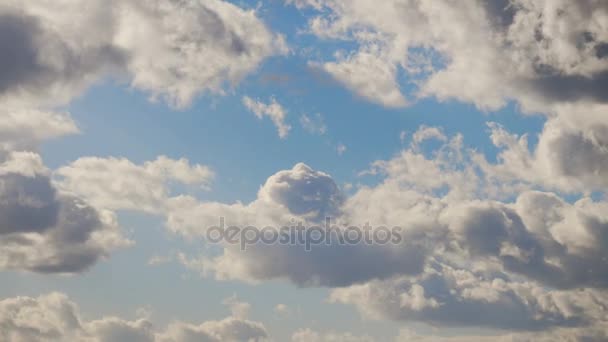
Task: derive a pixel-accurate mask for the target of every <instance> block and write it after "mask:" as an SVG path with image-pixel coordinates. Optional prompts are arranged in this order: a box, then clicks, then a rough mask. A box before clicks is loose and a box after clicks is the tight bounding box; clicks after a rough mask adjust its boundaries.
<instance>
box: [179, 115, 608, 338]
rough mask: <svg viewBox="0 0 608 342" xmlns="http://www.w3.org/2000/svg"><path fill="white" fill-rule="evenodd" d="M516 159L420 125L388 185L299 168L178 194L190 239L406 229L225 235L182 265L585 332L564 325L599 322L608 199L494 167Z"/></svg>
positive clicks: (474, 320) (343, 299)
mask: <svg viewBox="0 0 608 342" xmlns="http://www.w3.org/2000/svg"><path fill="white" fill-rule="evenodd" d="M490 133H491V135H492V136H491V138H492V139H493V140H494V142H495V143H496V144H497V145H499V146H502V145H501V144H503V143H508V146H511V145H510V144H511V142H512V141H518V140H517V139H516V138H515V140H512V138H513V137H512V136H511V135H509V134H508V133H507V132H504V131H501V130H500V129H499V128H498V127H497V126H493V128H492V130H491V132H490ZM430 138H434V139H438V140H439V142H440V143H441V144H440V145H439V147H438V148H437V149H436V150H434V151H430V152H428V153H426V154H425V153H423V152H422V151H421V149H420V148H419V144H420V143H421V142H423V141H425V140H426V139H430ZM513 148H514V147H513ZM509 158H513V160H514V161H509V162H507V163H506V164H507V165H512V164H513V163H514V162H515V160H517V158H515V157H507V156H506V155H504V156H503V157H501V158H499V159H498V160H497V162H496V163H491V162H488V161H487V160H485V159H482V157H481V156H480V155H479V154H478V152H476V151H475V150H468V149H466V148H465V147H464V146H463V142H462V136H460V135H456V136H453V137H447V136H445V135H444V134H443V133H442V132H441V130H440V129H439V128H434V127H421V129H420V130H419V131H417V132H414V134H412V139H411V142H410V145H409V147H408V148H406V149H404V150H403V151H402V152H401V153H400V154H398V155H396V156H395V157H394V158H393V159H391V160H387V161H378V162H376V163H374V164H373V165H372V169H371V170H370V171H369V172H368V173H371V174H374V175H381V176H382V180H381V181H380V183H379V184H377V185H374V186H361V187H360V188H359V189H358V190H357V191H356V192H355V193H354V194H353V195H352V196H350V197H345V196H344V195H343V194H341V192H340V191H339V189H338V188H337V187H336V186H335V183H334V181H333V180H332V179H331V177H329V175H326V174H324V173H321V172H319V171H314V170H312V169H311V168H309V167H307V166H305V165H303V164H298V165H296V166H294V168H293V169H291V170H285V171H280V172H278V173H277V174H275V175H273V176H271V177H269V179H268V180H267V182H266V183H265V184H264V186H262V187H261V189H260V191H259V193H258V198H257V199H256V200H255V201H253V202H251V203H249V204H242V203H236V204H222V203H215V202H198V201H196V200H194V199H186V198H180V199H179V201H176V202H175V204H176V209H175V210H174V211H171V212H170V216H169V220H168V224H169V226H170V228H171V229H172V230H174V231H176V232H179V233H182V234H185V235H188V236H201V235H204V232H205V230H204V227H209V226H211V225H217V224H218V218H219V217H220V216H222V217H224V218H226V223H225V224H226V226H229V225H232V224H236V225H240V226H241V227H244V226H247V225H256V226H257V227H259V228H261V227H265V226H266V225H273V226H275V227H279V226H281V225H285V224H290V222H292V221H290V220H291V219H292V218H295V219H296V220H301V221H303V222H306V223H308V224H318V223H319V222H322V218H323V217H324V216H325V215H330V216H332V217H333V218H334V220H335V221H334V222H336V223H338V222H339V223H340V224H345V226H348V225H359V226H361V225H363V224H364V223H365V222H370V223H371V224H372V226H375V227H378V226H380V225H384V226H394V225H398V226H400V227H401V228H402V230H401V231H400V232H399V236H400V237H401V239H400V241H401V242H399V243H395V244H389V245H378V244H366V243H360V244H356V245H341V244H338V243H330V244H328V245H325V244H323V245H318V246H313V248H312V250H311V251H306V250H305V248H304V246H303V245H298V244H297V243H296V244H276V243H275V244H264V243H256V244H253V245H249V246H247V248H246V249H245V250H242V249H241V248H240V246H239V245H238V244H234V245H233V244H225V245H223V247H224V249H223V252H221V254H220V255H217V256H213V257H210V258H209V257H203V258H202V259H188V258H187V257H185V256H183V255H182V256H181V262H183V263H184V264H185V265H186V266H188V267H191V268H194V269H197V270H202V271H203V272H211V273H212V274H214V275H215V276H216V277H217V278H219V279H240V280H244V281H251V282H257V281H263V280H268V279H286V280H289V281H291V282H293V283H295V284H297V285H299V286H327V287H331V288H336V289H334V290H332V296H331V299H332V300H333V301H334V302H340V303H347V304H352V305H354V306H356V307H357V308H359V309H360V311H361V312H362V313H364V314H365V315H366V316H369V317H372V318H380V319H386V318H388V319H394V320H416V321H421V322H427V323H432V324H439V325H453V326H476V327H479V326H485V327H487V328H490V329H508V330H522V331H536V330H543V331H544V332H549V331H559V334H563V336H570V335H569V334H570V333H573V331H574V330H568V332H565V331H562V330H560V329H570V328H572V329H583V328H584V327H585V326H591V327H594V328H593V329H599V328H597V326H598V324H599V323H600V322H602V321H603V320H604V315H605V313H604V309H603V305H604V304H602V303H605V301H606V300H607V297H606V296H605V289H606V287H607V285H608V283H607V282H606V278H605V276H604V275H605V274H606V273H607V271H608V269H606V263H605V260H606V258H608V256H607V255H606V253H605V251H604V249H603V246H604V245H605V244H606V241H607V240H606V236H605V235H606V227H607V222H608V217H606V215H605V213H606V212H608V210H607V208H606V202H605V201H604V200H599V199H595V200H594V199H592V198H591V197H589V196H586V195H580V196H578V199H576V200H565V199H563V198H561V196H560V194H559V193H555V192H552V191H551V190H550V189H549V188H550V187H549V188H545V187H544V186H543V185H542V183H541V184H538V183H532V182H529V181H526V180H525V179H519V178H517V177H516V178H515V180H514V181H513V182H504V181H502V180H498V179H497V176H496V175H497V172H496V170H495V169H496V168H498V167H500V166H501V165H503V164H505V160H507V159H509ZM188 203H189V205H186V204H188ZM177 204H179V206H178V205H177ZM187 208H189V209H187ZM345 226H341V225H339V226H338V229H343V228H344V227H345ZM340 227H342V228H340ZM332 241H333V242H335V240H332ZM479 312H482V313H483V314H478V313H479ZM555 329H557V330H555ZM576 331H578V333H580V330H576ZM594 331H595V330H594ZM600 331H601V329H600ZM578 333H577V334H578ZM526 334H527V333H526ZM522 336H523V335H522ZM525 336H528V335H525ZM530 336H535V335H530ZM547 336H549V335H547ZM577 336H578V335H577ZM581 336H584V335H581ZM598 336H599V335H598Z"/></svg>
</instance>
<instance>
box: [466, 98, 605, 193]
mask: <svg viewBox="0 0 608 342" xmlns="http://www.w3.org/2000/svg"><path fill="white" fill-rule="evenodd" d="M607 109H608V106H606V105H595V106H581V105H570V106H562V107H561V108H560V110H559V113H562V115H559V116H556V117H553V118H551V119H549V120H548V121H547V123H546V124H545V126H544V128H543V131H542V132H541V133H540V135H539V136H538V143H537V144H536V146H531V144H530V143H529V141H528V140H529V138H530V137H529V136H528V135H527V134H524V135H521V136H518V135H515V134H511V133H509V132H508V131H507V130H505V129H504V128H503V127H502V126H500V125H498V124H496V123H490V124H489V128H490V132H491V138H492V142H493V143H494V145H495V146H496V147H498V148H499V153H498V156H497V159H498V160H499V163H498V164H496V165H490V164H487V163H486V162H484V161H483V159H481V158H478V159H479V160H480V164H481V166H482V167H483V169H484V172H486V173H487V174H489V175H491V176H492V177H495V178H496V179H497V180H498V181H500V182H505V183H507V182H527V183H528V184H540V185H542V186H544V187H546V188H552V189H555V190H558V191H561V192H567V193H581V192H593V191H605V190H606V188H607V186H608V183H607V180H608V178H607V176H608V154H606V141H607V134H608V133H607V132H608V126H607V125H606V122H607V121H606V120H607V117H606V113H608V111H607Z"/></svg>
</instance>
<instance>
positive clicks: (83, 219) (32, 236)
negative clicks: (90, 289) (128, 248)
mask: <svg viewBox="0 0 608 342" xmlns="http://www.w3.org/2000/svg"><path fill="white" fill-rule="evenodd" d="M9 158H11V159H8V160H6V161H5V162H4V164H0V168H8V169H9V170H10V169H11V163H14V164H16V165H19V164H23V163H24V161H25V160H21V158H23V156H19V155H18V154H12V155H11V156H10V157H9ZM0 218H2V224H1V225H0V227H1V228H0V246H2V249H1V250H0V268H3V269H15V270H27V271H33V272H40V273H77V272H82V271H84V270H86V269H88V268H89V267H91V266H92V265H93V264H95V263H96V262H97V261H98V260H99V259H101V258H104V257H106V256H108V254H109V252H110V251H111V250H113V249H115V248H118V247H121V246H125V245H128V244H129V241H128V240H126V239H125V238H124V237H122V235H121V234H120V231H119V230H118V227H117V225H116V222H115V218H114V217H113V214H111V213H109V212H99V211H97V210H96V209H94V208H92V207H91V206H89V205H88V204H87V203H85V202H84V201H82V200H80V199H78V198H76V197H74V196H72V195H68V194H64V193H61V192H58V191H57V189H56V188H55V187H54V185H53V184H52V183H51V180H50V178H49V177H48V175H46V174H44V173H41V172H40V171H33V172H32V171H31V170H30V171H27V170H21V172H18V171H17V169H16V168H14V170H13V171H9V172H0Z"/></svg>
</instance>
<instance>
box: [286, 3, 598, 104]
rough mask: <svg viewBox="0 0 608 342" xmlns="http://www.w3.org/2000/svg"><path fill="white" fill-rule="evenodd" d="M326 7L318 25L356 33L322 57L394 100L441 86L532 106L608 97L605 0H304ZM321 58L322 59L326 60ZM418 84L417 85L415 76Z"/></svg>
mask: <svg viewBox="0 0 608 342" xmlns="http://www.w3.org/2000/svg"><path fill="white" fill-rule="evenodd" d="M294 3H295V4H296V5H297V6H298V7H300V8H303V7H307V6H308V7H310V8H312V9H314V10H315V11H317V13H318V15H317V16H314V17H312V18H311V19H309V24H308V31H309V32H311V33H312V34H314V35H316V36H317V37H319V38H321V39H323V38H329V39H339V40H344V41H347V42H354V43H356V47H355V48H353V49H352V50H350V51H346V52H343V51H338V52H337V53H336V59H335V61H326V62H320V65H322V67H323V68H324V69H325V70H326V71H327V72H328V73H330V74H331V75H332V76H333V77H334V78H336V79H337V80H338V81H340V82H341V83H343V84H344V85H346V87H348V88H349V89H351V90H352V91H354V92H355V93H357V94H359V95H360V96H362V97H365V98H367V99H368V100H370V101H372V102H376V103H380V104H382V105H385V106H387V107H396V106H402V105H404V104H405V103H406V101H405V99H404V97H405V96H404V94H403V93H404V91H403V90H402V89H400V86H399V82H398V81H397V78H398V76H399V73H400V72H401V71H403V72H404V73H405V75H406V76H407V81H408V83H410V84H411V85H413V86H414V87H413V88H414V89H415V90H413V91H412V92H411V97H425V96H435V97H437V98H439V99H457V100H460V101H465V102H471V103H474V104H475V105H477V106H478V107H479V108H482V109H487V110H496V109H498V108H500V107H502V106H504V105H505V104H506V102H507V101H508V100H511V99H513V100H516V101H518V102H520V103H521V104H522V105H524V108H525V109H527V110H530V111H537V110H540V111H543V112H548V111H552V109H553V105H554V104H555V103H559V102H573V101H581V100H588V101H594V102H605V99H606V98H607V97H606V86H605V85H606V78H607V76H606V75H607V74H608V59H606V58H605V57H606V56H605V55H604V54H602V51H603V50H602V47H603V46H605V45H606V42H608V35H607V34H606V32H608V30H606V25H605V24H604V23H605V22H606V18H607V17H608V9H607V8H606V7H605V6H604V5H603V4H600V3H599V2H595V1H579V2H571V1H566V0H559V1H549V0H547V1H528V0H514V1H475V2H470V3H467V4H464V5H463V4H455V3H452V2H450V1H435V2H432V3H427V2H420V1H409V0H408V1H400V0H393V1H383V2H382V3H377V2H375V1H369V0H359V1H354V2H353V1H345V0H309V1H306V0H302V1H296V2H294ZM317 63H319V62H317ZM410 84H408V88H409V85H410Z"/></svg>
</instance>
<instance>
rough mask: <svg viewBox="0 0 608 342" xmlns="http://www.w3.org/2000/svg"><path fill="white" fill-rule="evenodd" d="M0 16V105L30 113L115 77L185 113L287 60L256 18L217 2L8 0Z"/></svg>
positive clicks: (277, 39)
mask: <svg viewBox="0 0 608 342" xmlns="http://www.w3.org/2000/svg"><path fill="white" fill-rule="evenodd" d="M0 15H2V17H3V20H2V25H3V29H2V30H1V31H2V32H3V34H2V36H0V45H2V46H3V48H2V50H5V51H10V52H11V54H9V55H4V57H5V59H4V60H2V61H0V62H1V63H0V65H1V66H0V75H2V77H1V79H2V83H1V84H0V98H3V99H10V100H11V101H15V100H16V99H18V98H19V99H21V101H26V102H27V103H29V104H30V105H32V104H57V103H60V104H61V103H65V102H68V101H69V100H70V99H71V98H73V97H74V96H75V95H76V94H78V93H80V92H81V91H82V90H83V89H85V88H86V87H87V86H89V85H90V84H92V83H94V82H96V81H99V80H101V79H102V78H103V77H105V76H108V75H114V76H116V77H118V78H121V77H124V78H126V81H127V82H129V83H130V84H131V85H132V86H134V87H136V88H138V89H142V90H145V91H147V92H149V93H150V94H151V95H152V96H153V97H162V98H164V99H165V100H166V101H167V102H168V103H169V104H171V105H173V106H176V107H185V106H187V105H189V104H190V103H191V102H192V100H193V99H194V98H195V97H196V96H197V95H199V94H201V93H205V92H212V93H222V91H223V90H222V89H224V88H225V86H226V85H234V84H236V83H237V82H238V81H240V80H241V79H242V78H243V77H244V76H246V75H247V74H248V73H249V72H251V71H252V70H254V69H255V68H256V67H257V66H258V65H259V64H260V63H261V62H262V60H264V59H265V58H266V57H269V56H271V55H274V54H281V53H285V52H286V46H285V43H284V41H283V39H282V37H281V36H277V35H274V34H273V33H271V32H270V31H269V30H268V28H267V27H266V25H264V23H263V22H262V21H261V20H260V19H259V18H258V17H257V14H256V13H255V11H253V10H244V9H242V8H239V7H237V6H236V5H233V4H231V3H229V2H226V1H221V0H204V1H195V2H173V1H168V0H154V1H148V2H143V3H142V2H138V1H130V0H129V1H110V2H109V3H108V2H106V1H98V0H96V1H63V2H61V3H48V2H46V1H28V2H21V1H17V0H9V1H8V2H5V3H4V4H3V6H2V8H0ZM82 37H86V38H87V39H82ZM40 94H45V96H40Z"/></svg>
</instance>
